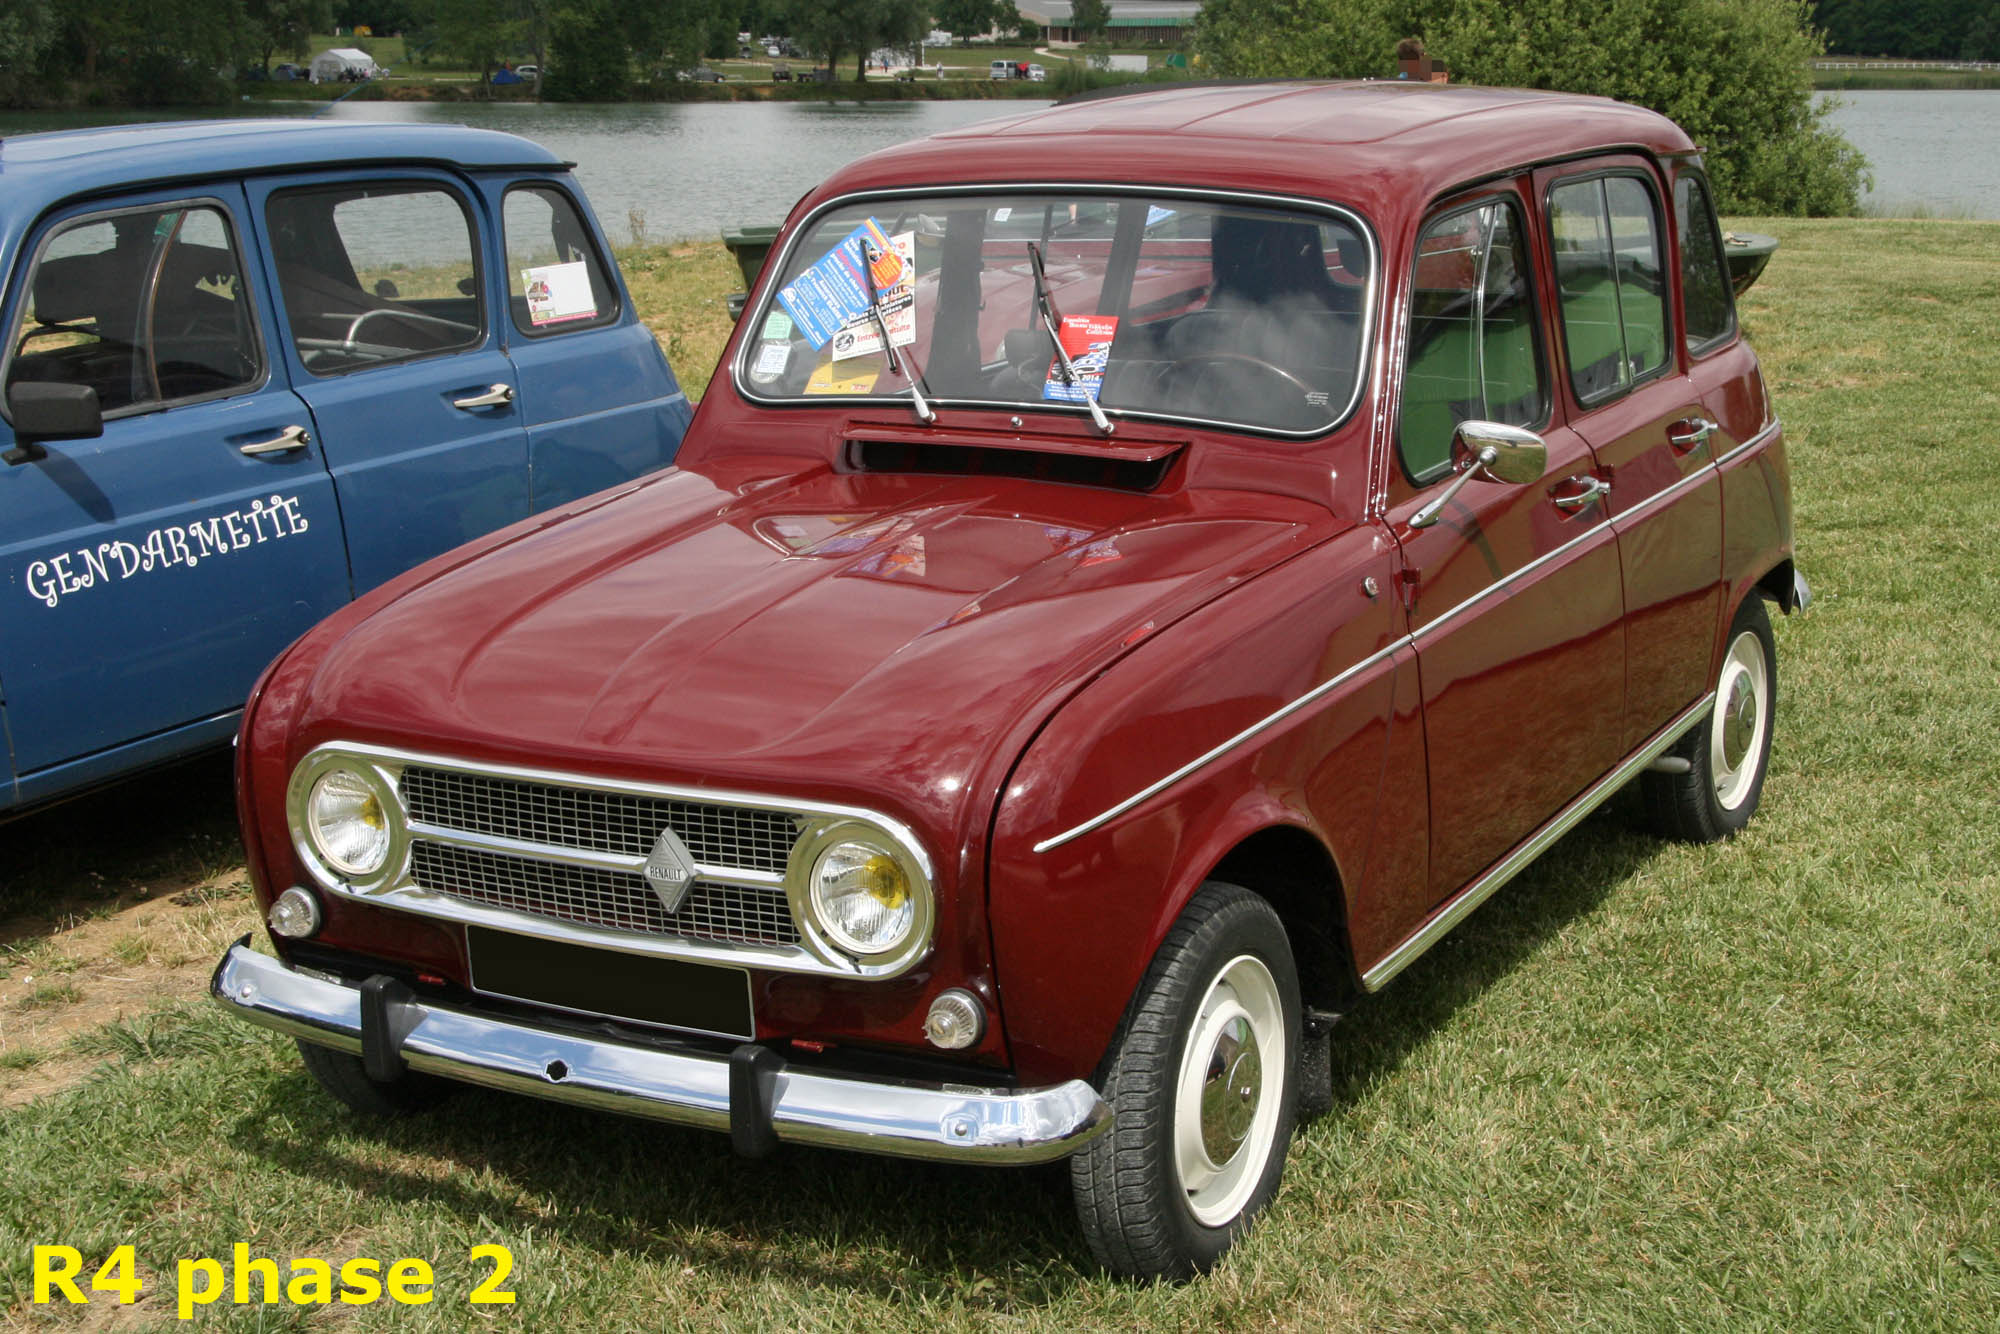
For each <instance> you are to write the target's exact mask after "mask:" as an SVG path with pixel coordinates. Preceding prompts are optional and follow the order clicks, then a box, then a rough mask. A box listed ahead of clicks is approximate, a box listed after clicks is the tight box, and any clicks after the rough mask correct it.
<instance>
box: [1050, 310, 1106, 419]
mask: <svg viewBox="0 0 2000 1334" xmlns="http://www.w3.org/2000/svg"><path fill="white" fill-rule="evenodd" d="M1117 333H1118V317H1117V316H1116V315H1065V316H1063V322H1062V349H1063V351H1065V352H1067V353H1069V360H1070V365H1072V366H1073V367H1075V368H1076V383H1075V384H1069V383H1067V382H1066V381H1065V380H1064V378H1063V364H1062V358H1061V357H1050V358H1049V373H1048V377H1047V383H1045V384H1044V385H1043V386H1042V397H1043V399H1045V400H1047V401H1049V402H1052V403H1081V402H1083V401H1084V400H1085V399H1087V398H1089V399H1094V398H1096V397H1097V396H1098V394H1099V393H1100V392H1101V391H1102V390H1103V388H1104V368H1105V366H1107V365H1109V364H1110V361H1111V340H1112V339H1113V338H1114V337H1116V336H1117Z"/></svg>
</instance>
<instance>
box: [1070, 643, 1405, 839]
mask: <svg viewBox="0 0 2000 1334" xmlns="http://www.w3.org/2000/svg"><path fill="white" fill-rule="evenodd" d="M1409 643H1410V637H1409V636H1408V635H1404V636H1403V637H1402V638H1400V639H1397V640H1394V641H1392V642H1391V643H1388V644H1385V645H1384V646H1382V647H1381V648H1379V649H1376V650H1375V651H1374V652H1373V653H1371V654H1369V655H1368V656H1367V657H1365V658H1363V659H1362V660H1361V661H1360V662H1357V663H1355V664H1354V665H1353V666H1352V667H1349V668H1348V669H1347V670H1345V671H1343V672H1340V673H1338V674H1337V675H1335V676H1333V677H1332V678H1330V679H1328V680H1326V681H1323V682H1321V683H1320V684H1319V685H1316V686H1314V687H1313V688H1312V689H1311V690H1308V691H1307V692H1306V693H1305V694H1303V695H1300V696H1299V697H1298V698H1297V699H1295V700H1293V701H1292V702H1291V703H1290V704H1287V705H1285V707H1284V708H1282V709H1279V710H1278V711H1277V712H1276V713H1272V714H1268V715H1266V716H1265V717H1263V718H1261V719H1259V720H1258V721H1256V722H1254V723H1252V724H1250V726H1248V727H1246V728H1244V729H1243V730H1242V731H1241V732H1238V733H1237V734H1236V735H1235V736H1233V737H1231V738H1229V740H1227V741H1225V742H1223V743H1222V744H1221V745H1219V746H1216V747H1215V748H1214V749H1212V750H1210V751H1209V752H1208V753H1206V754H1204V755H1199V756H1197V757H1195V758H1194V759H1192V760H1189V761H1188V762H1187V763H1186V764H1183V765H1182V766H1181V767H1180V768H1178V769H1176V770H1174V771H1173V772H1172V773H1170V774H1168V775H1167V776H1166V777H1165V778H1162V779H1160V780H1159V781H1158V782H1155V783H1153V784H1152V785H1150V786H1148V787H1145V788H1143V789H1141V790H1140V791H1138V792H1135V793H1133V794H1132V795H1131V796H1129V797H1127V798H1125V800H1123V801H1121V802H1119V803H1118V804H1117V805H1116V806H1113V807H1112V808H1111V809H1110V810H1107V811H1105V812H1103V813H1102V814H1100V815H1094V816H1092V817H1091V818H1090V819H1088V820H1085V821H1084V822H1083V823H1082V824H1080V825H1077V826H1076V827H1075V828H1073V829H1067V830H1064V831H1063V832H1062V833H1060V834H1057V835H1056V836H1055V837H1054V838H1045V839H1043V840H1042V841H1041V842H1039V843H1037V844H1035V851H1036V852H1047V851H1049V850H1050V849H1051V848H1059V847H1061V846H1062V845H1063V844H1065V843H1068V842H1069V841H1070V840H1072V839H1078V838H1082V837H1083V836H1084V835H1085V834H1088V833H1090V832H1091V831H1092V830H1093V829H1101V828H1103V827H1104V826H1105V825H1107V824H1109V823H1110V822H1111V821H1113V820H1115V819H1117V818H1118V817H1119V816H1121V815H1123V814H1125V812H1127V811H1129V810H1131V809H1132V808H1133V807H1135V806H1137V805H1139V804H1141V803H1142V802H1145V801H1149V800H1151V799H1152V798H1153V797H1156V796H1158V795H1159V794H1160V793H1162V792H1164V791H1166V790H1167V789H1168V788H1170V787H1172V786H1173V785H1174V784H1176V783H1178V782H1180V781H1181V780H1182V779H1183V778H1186V777H1187V776H1188V775H1189V774H1191V773H1193V772H1194V771H1195V770H1197V769H1200V768H1202V767H1203V766H1205V765H1207V764H1209V763H1210V762H1211V761H1213V760H1216V759H1218V758H1220V757H1221V756H1223V755H1225V754H1227V753H1228V752H1229V751H1232V750H1234V749H1235V748H1236V747H1238V746H1240V745H1242V744H1243V743H1244V742H1245V741H1248V740H1249V739H1250V738H1251V737H1254V736H1256V735H1257V734H1258V733H1259V732H1263V731H1265V730H1267V729H1269V728H1271V727H1273V726H1275V725H1276V724H1278V723H1281V722H1283V721H1284V720H1285V719H1287V718H1289V717H1291V716H1292V715H1293V714H1295V713H1297V712H1298V711H1299V710H1300V709H1303V708H1305V707H1306V706H1307V705H1308V704H1311V703H1312V702H1314V701H1315V700H1318V699H1321V698H1323V697H1325V696H1326V694H1327V693H1328V692H1329V691H1332V690H1334V689H1336V688H1338V687H1339V686H1341V685H1343V684H1345V683H1346V682H1348V681H1350V680H1352V679H1353V678H1354V677H1355V676H1357V675H1359V674H1360V673H1362V672H1365V671H1367V670H1368V669H1369V668H1370V667H1373V666H1375V665H1376V664H1377V663H1380V662H1384V661H1386V660H1388V659H1389V658H1390V657H1392V656H1393V655H1394V654H1395V652H1396V650H1398V649H1401V648H1405V647H1407V646H1408V645H1409Z"/></svg>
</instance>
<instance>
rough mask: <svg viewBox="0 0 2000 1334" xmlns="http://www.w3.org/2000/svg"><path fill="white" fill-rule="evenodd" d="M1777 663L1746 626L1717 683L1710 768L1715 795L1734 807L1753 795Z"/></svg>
mask: <svg viewBox="0 0 2000 1334" xmlns="http://www.w3.org/2000/svg"><path fill="white" fill-rule="evenodd" d="M1770 673H1771V665H1770V663H1769V662H1768V661H1767V660H1766V659H1765V657H1764V644H1763V641H1762V640H1760V639H1758V638H1757V636H1756V635H1755V634H1752V633H1751V632H1750V631H1748V630H1745V631H1744V632H1743V633H1742V634H1740V635H1738V636H1736V638H1735V639H1734V640H1733V641H1731V643H1730V645H1729V652H1728V654H1727V655H1726V656H1725V657H1724V658H1723V660H1722V673H1721V675H1720V676H1719V677H1718V678H1717V679H1716V683H1715V716H1714V718H1713V719H1712V720H1711V722H1710V724H1709V729H1708V767H1709V773H1710V776H1711V777H1712V778H1713V780H1714V783H1715V799H1716V800H1717V801H1718V802H1720V803H1721V805H1722V808H1723V809H1724V810H1729V811H1733V810H1735V809H1737V808H1738V807H1740V806H1741V805H1742V804H1743V803H1744V802H1745V801H1747V800H1748V799H1749V797H1750V791H1751V789H1752V788H1753V787H1754V786H1755V785H1756V782H1757V767H1758V761H1759V759H1760V758H1761V757H1762V755H1763V753H1764V738H1765V734H1766V733H1767V732H1768V731H1769V729H1770V726H1771V720H1770V718H1769V716H1768V713H1767V708H1768V706H1767V701H1768V699H1769V697H1770V684H1771V676H1770Z"/></svg>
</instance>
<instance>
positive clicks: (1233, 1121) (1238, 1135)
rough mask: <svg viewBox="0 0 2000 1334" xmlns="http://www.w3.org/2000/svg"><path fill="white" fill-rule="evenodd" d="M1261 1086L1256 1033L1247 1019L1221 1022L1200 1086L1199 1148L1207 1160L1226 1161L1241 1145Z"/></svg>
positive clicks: (1262, 1071)
mask: <svg viewBox="0 0 2000 1334" xmlns="http://www.w3.org/2000/svg"><path fill="white" fill-rule="evenodd" d="M1263 1088H1264V1067H1263V1061H1262V1060H1261V1059H1260V1058H1259V1056H1258V1054H1257V1035H1256V1034H1255V1033H1254V1032H1252V1031H1251V1029H1250V1021H1249V1020H1248V1019H1244V1018H1242V1017H1241V1016H1239V1017H1237V1018H1235V1019H1232V1020H1230V1021H1229V1022H1228V1023H1227V1024H1225V1025H1223V1028H1222V1033H1221V1035H1220V1036H1219V1037H1217V1039H1216V1042H1215V1048H1214V1050H1212V1051H1210V1052H1209V1054H1208V1077H1207V1079H1206V1080H1205V1081H1204V1082H1203V1084H1202V1086H1201V1147H1202V1149H1203V1150H1204V1151H1205V1152H1206V1153H1207V1154H1208V1159H1209V1161H1210V1162H1212V1163H1219V1164H1226V1163H1227V1162H1228V1161H1229V1160H1230V1159H1232V1158H1234V1157H1235V1156H1236V1152H1237V1150H1238V1149H1241V1148H1242V1147H1243V1137H1244V1136H1245V1135H1248V1134H1249V1133H1250V1122H1251V1121H1252V1120H1253V1119H1255V1117H1256V1115H1257V1099H1258V1096H1259V1095H1260V1094H1261V1093H1262V1092H1263Z"/></svg>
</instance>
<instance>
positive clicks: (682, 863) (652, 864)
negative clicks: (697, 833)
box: [646, 829, 694, 914]
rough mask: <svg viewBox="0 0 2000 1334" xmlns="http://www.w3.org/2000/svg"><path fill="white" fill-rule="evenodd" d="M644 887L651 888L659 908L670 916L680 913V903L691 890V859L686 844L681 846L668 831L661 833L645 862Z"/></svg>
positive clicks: (692, 875)
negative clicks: (649, 886)
mask: <svg viewBox="0 0 2000 1334" xmlns="http://www.w3.org/2000/svg"><path fill="white" fill-rule="evenodd" d="M646 883H647V884H648V885H651V886H652V888H653V893H654V895H655V896H657V897H658V898H659V900H660V906H661V907H662V908H665V909H666V910H667V912H668V913H670V914H671V913H677V912H679V911H680V910H681V902H682V901H683V900H684V899H686V898H687V895H688V890H690V889H692V888H693V887H694V858H693V857H691V856H689V855H688V850H687V844H685V843H683V842H681V837H680V835H679V834H676V833H675V832H674V831H673V830H671V829H662V830H661V831H660V837H659V838H658V839H657V840H655V841H654V843H653V851H652V854H651V855H650V856H648V857H647V858H646Z"/></svg>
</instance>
